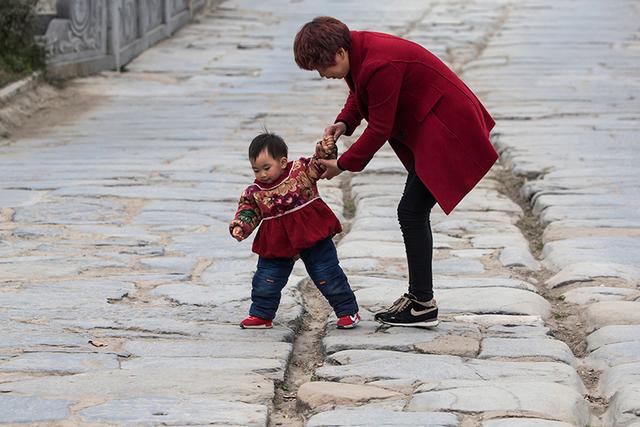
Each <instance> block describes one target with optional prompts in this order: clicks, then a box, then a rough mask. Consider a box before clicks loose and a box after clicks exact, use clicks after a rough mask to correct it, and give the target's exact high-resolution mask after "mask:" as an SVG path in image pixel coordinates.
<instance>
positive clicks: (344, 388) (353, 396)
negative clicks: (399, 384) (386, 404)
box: [297, 381, 402, 410]
mask: <svg viewBox="0 0 640 427" xmlns="http://www.w3.org/2000/svg"><path fill="white" fill-rule="evenodd" d="M398 397H402V395H401V394H400V393H397V392H394V391H390V390H385V389H383V388H379V387H373V386H370V385H361V384H341V383H334V382H326V381H312V382H307V383H304V384H302V385H301V386H300V388H298V394H297V399H298V400H297V405H298V407H299V408H304V409H307V410H308V409H311V410H314V409H317V408H320V407H323V406H325V405H351V406H353V405H357V404H362V403H366V402H369V401H370V400H376V399H391V398H398Z"/></svg>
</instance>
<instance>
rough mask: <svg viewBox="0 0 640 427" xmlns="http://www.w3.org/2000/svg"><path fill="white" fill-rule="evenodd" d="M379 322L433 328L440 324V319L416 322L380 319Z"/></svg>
mask: <svg viewBox="0 0 640 427" xmlns="http://www.w3.org/2000/svg"><path fill="white" fill-rule="evenodd" d="M378 322H379V323H382V324H383V325H389V326H405V327H414V328H433V327H434V326H438V323H439V322H438V320H437V319H436V320H430V321H428V322H415V323H393V322H385V321H384V320H378Z"/></svg>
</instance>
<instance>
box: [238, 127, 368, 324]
mask: <svg viewBox="0 0 640 427" xmlns="http://www.w3.org/2000/svg"><path fill="white" fill-rule="evenodd" d="M287 151H288V150H287V145H286V144H285V142H284V140H283V139H282V138H280V137H279V136H278V135H275V134H272V133H263V134H260V135H258V136H257V137H255V138H254V139H253V141H251V145H249V160H250V161H251V167H252V168H253V172H254V174H255V176H256V180H255V181H254V182H253V184H252V185H250V186H249V187H247V189H246V190H244V192H243V193H242V196H241V197H240V201H239V203H238V210H237V212H236V215H235V217H234V219H233V221H231V224H230V225H229V231H230V232H231V235H232V236H233V237H234V238H235V239H236V240H238V241H241V240H244V239H246V238H247V237H248V236H249V235H250V234H251V232H252V231H253V230H254V229H255V228H256V227H258V225H259V224H261V225H260V229H259V230H258V233H257V235H256V237H255V239H254V241H253V252H255V253H257V254H258V255H259V258H258V266H257V270H256V273H255V275H254V276H253V281H252V289H251V301H252V304H251V308H250V309H249V316H248V317H247V318H246V319H244V320H243V321H242V322H240V327H242V328H243V329H244V328H271V327H272V320H273V318H274V317H275V315H276V310H277V309H278V305H279V304H280V292H281V291H282V288H283V287H284V286H285V284H286V283H287V280H288V278H289V275H290V274H291V270H292V269H293V264H294V262H295V260H296V259H297V258H298V257H300V258H302V261H303V262H304V265H305V268H306V269H307V272H308V273H309V276H310V277H311V279H312V280H313V283H314V284H315V285H316V286H317V287H318V289H319V290H320V292H321V293H322V295H323V296H324V297H325V298H326V299H327V301H329V304H331V307H332V308H333V310H334V312H335V313H336V316H337V317H338V320H337V322H336V326H337V327H338V328H340V329H349V328H353V327H355V326H356V324H357V323H358V322H359V321H360V315H359V314H358V304H357V303H356V298H355V295H354V294H353V291H352V290H351V287H350V286H349V282H348V281H347V277H346V276H345V274H344V272H343V271H342V268H340V265H339V264H338V256H337V253H336V248H335V246H334V244H333V240H332V237H333V236H334V235H335V234H337V233H339V232H341V231H342V227H341V225H340V221H339V220H338V218H336V216H335V214H334V213H333V211H332V210H331V209H330V208H329V206H327V204H326V203H325V202H324V201H323V200H322V199H321V198H320V195H319V194H318V187H317V185H316V182H317V181H318V179H319V178H320V176H321V175H322V173H323V172H324V167H323V166H322V165H320V163H319V162H318V159H320V158H323V159H328V158H336V153H337V149H336V145H335V141H334V140H333V138H332V137H329V138H326V139H324V140H323V141H322V142H318V143H317V144H316V151H315V154H314V155H313V156H312V157H311V158H304V157H303V158H300V159H299V160H294V161H288V159H287Z"/></svg>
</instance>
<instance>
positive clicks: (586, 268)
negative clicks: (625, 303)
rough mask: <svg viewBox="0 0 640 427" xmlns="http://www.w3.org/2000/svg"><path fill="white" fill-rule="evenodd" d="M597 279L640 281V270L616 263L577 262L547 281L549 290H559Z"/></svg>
mask: <svg viewBox="0 0 640 427" xmlns="http://www.w3.org/2000/svg"><path fill="white" fill-rule="evenodd" d="M597 277H619V278H621V279H625V280H629V281H633V280H638V279H640V268H638V267H635V266H632V265H624V264H617V263H614V262H611V263H606V262H576V263H573V264H570V265H568V266H566V267H565V268H563V269H562V270H560V271H559V272H558V273H556V274H555V275H554V276H552V277H551V278H550V279H549V280H547V282H546V285H547V287H548V288H557V287H559V286H563V285H568V284H570V283H572V282H589V281H592V280H593V279H595V278H597Z"/></svg>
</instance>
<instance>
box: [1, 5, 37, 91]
mask: <svg viewBox="0 0 640 427" xmlns="http://www.w3.org/2000/svg"><path fill="white" fill-rule="evenodd" d="M36 3H37V0H0V87H3V86H6V85H8V84H9V83H12V82H14V81H16V80H20V79H21V78H23V77H25V76H28V75H29V74H31V73H33V72H34V71H38V70H41V69H43V68H44V66H45V53H44V49H43V47H42V46H40V45H39V44H38V43H37V42H36V38H35V37H36V13H35V7H36Z"/></svg>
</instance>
